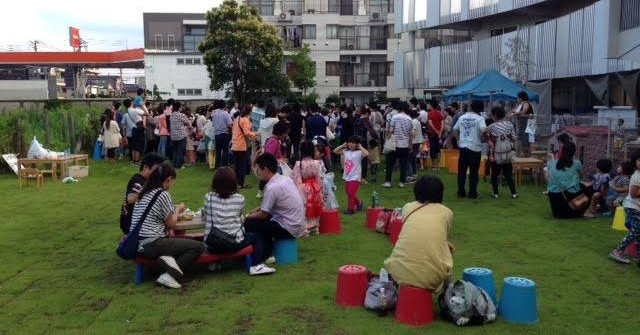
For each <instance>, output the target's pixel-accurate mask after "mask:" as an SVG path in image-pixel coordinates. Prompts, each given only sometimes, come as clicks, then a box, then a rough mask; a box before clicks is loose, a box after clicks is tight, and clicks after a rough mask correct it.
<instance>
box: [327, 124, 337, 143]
mask: <svg viewBox="0 0 640 335" xmlns="http://www.w3.org/2000/svg"><path fill="white" fill-rule="evenodd" d="M326 136H327V141H333V140H334V139H335V138H336V135H335V134H334V133H333V132H332V131H331V129H329V127H327V133H326Z"/></svg>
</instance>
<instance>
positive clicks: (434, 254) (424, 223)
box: [384, 176, 454, 293]
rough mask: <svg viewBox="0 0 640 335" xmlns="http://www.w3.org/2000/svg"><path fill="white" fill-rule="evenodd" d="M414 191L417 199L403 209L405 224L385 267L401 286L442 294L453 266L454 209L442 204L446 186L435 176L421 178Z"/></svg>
mask: <svg viewBox="0 0 640 335" xmlns="http://www.w3.org/2000/svg"><path fill="white" fill-rule="evenodd" d="M413 193H414V195H415V199H416V201H414V202H410V203H408V204H406V205H405V206H404V207H403V208H402V217H403V221H404V225H403V226H402V231H401V232H400V236H399V238H398V242H397V243H396V246H395V247H394V248H393V251H392V252H391V256H389V258H387V260H386V261H385V262H384V267H385V268H386V269H387V271H389V273H390V274H391V276H392V277H393V279H394V280H395V281H396V282H397V283H398V285H410V286H415V287H419V288H423V289H426V290H429V291H432V292H434V293H439V292H441V291H442V288H443V286H444V283H445V281H446V280H447V279H448V278H449V277H450V275H451V269H452V268H453V258H452V255H451V254H452V252H453V251H454V248H453V245H452V244H451V243H449V240H448V236H449V230H450V229H451V224H452V223H453V212H452V211H451V210H450V209H449V208H447V207H445V206H444V205H442V196H443V193H444V185H443V184H442V181H440V179H438V178H436V177H432V176H423V177H421V178H420V179H419V180H418V181H417V182H416V184H415V187H414V188H413Z"/></svg>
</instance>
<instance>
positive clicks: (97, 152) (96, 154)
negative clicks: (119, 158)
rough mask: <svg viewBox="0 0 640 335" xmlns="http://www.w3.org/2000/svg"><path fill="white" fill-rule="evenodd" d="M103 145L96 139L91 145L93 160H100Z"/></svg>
mask: <svg viewBox="0 0 640 335" xmlns="http://www.w3.org/2000/svg"><path fill="white" fill-rule="evenodd" d="M103 145H104V142H100V141H96V143H95V145H94V146H93V155H91V158H92V159H93V160H94V161H101V160H102V146H103Z"/></svg>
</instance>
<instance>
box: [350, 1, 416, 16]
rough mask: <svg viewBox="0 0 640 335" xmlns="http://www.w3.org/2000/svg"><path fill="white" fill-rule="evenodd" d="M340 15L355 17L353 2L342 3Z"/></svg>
mask: <svg viewBox="0 0 640 335" xmlns="http://www.w3.org/2000/svg"><path fill="white" fill-rule="evenodd" d="M407 2H408V1H407ZM340 15H353V0H341V1H340Z"/></svg>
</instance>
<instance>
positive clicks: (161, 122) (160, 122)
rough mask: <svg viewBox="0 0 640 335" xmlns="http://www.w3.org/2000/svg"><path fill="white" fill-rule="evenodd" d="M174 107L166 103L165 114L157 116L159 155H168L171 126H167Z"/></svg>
mask: <svg viewBox="0 0 640 335" xmlns="http://www.w3.org/2000/svg"><path fill="white" fill-rule="evenodd" d="M172 109H173V107H172V106H171V105H170V104H168V103H167V104H165V106H164V112H163V114H160V115H158V116H156V117H155V121H156V127H157V129H158V134H157V135H158V137H159V138H160V139H159V140H158V155H160V156H162V157H167V142H168V141H169V127H168V126H167V117H169V115H171V110H172Z"/></svg>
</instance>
